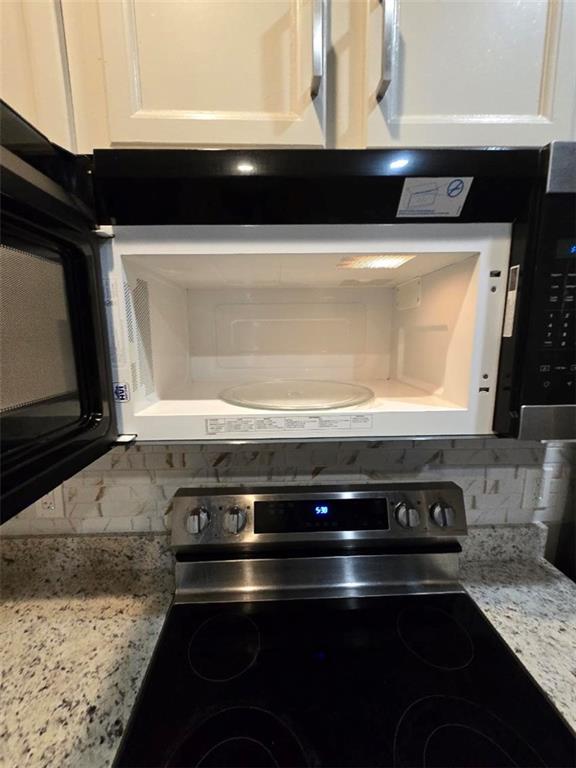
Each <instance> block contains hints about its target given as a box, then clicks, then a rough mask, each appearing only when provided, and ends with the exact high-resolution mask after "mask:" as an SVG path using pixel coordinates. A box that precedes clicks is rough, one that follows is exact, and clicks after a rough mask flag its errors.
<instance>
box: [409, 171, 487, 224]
mask: <svg viewBox="0 0 576 768" xmlns="http://www.w3.org/2000/svg"><path fill="white" fill-rule="evenodd" d="M473 181H474V177H473V176H439V177H436V178H426V177H421V178H411V179H404V186H403V187H402V195H401V196H400V202H399V203H398V210H397V212H396V216H397V217H398V218H410V217H414V218H417V217H424V218H426V217H436V216H438V217H447V218H450V217H454V216H460V214H461V213H462V208H464V203H465V202H466V198H467V197H468V192H469V191H470V187H471V186H472V182H473Z"/></svg>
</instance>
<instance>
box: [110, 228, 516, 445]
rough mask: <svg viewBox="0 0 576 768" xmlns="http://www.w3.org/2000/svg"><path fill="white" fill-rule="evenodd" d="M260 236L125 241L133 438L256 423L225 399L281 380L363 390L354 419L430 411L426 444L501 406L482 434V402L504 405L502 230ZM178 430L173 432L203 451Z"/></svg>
mask: <svg viewBox="0 0 576 768" xmlns="http://www.w3.org/2000/svg"><path fill="white" fill-rule="evenodd" d="M169 229H170V230H172V229H173V230H175V233H176V234H174V232H172V231H167V230H169ZM181 229H182V230H183V231H180V230H181ZM257 229H258V228H225V227H221V228H204V232H201V234H200V236H199V231H201V230H202V228H196V229H194V228H178V227H177V228H154V227H150V228H126V230H125V231H122V228H120V229H119V230H117V231H116V233H115V234H116V238H115V240H114V241H112V246H111V248H110V251H109V253H108V261H106V259H105V261H104V263H105V265H106V264H107V265H108V266H107V267H106V266H105V269H107V271H108V273H109V274H108V275H107V276H106V278H105V280H110V286H115V287H111V288H110V290H111V291H112V292H113V293H114V295H117V296H118V297H119V299H120V300H119V301H118V302H117V303H116V306H115V308H114V311H113V312H111V314H110V320H111V326H112V333H113V338H114V350H113V358H114V364H115V367H116V372H117V380H120V381H123V380H124V381H128V382H129V383H130V386H131V398H130V403H129V405H128V404H126V405H123V406H122V413H123V414H124V416H123V418H124V429H125V431H134V432H138V433H139V434H140V435H141V436H142V439H146V431H145V429H144V427H143V426H142V425H143V424H144V421H146V419H145V417H155V418H156V421H155V422H154V424H155V427H154V429H151V433H150V434H151V437H150V438H149V439H161V437H162V438H165V439H170V437H175V434H173V433H172V432H171V429H170V428H169V427H166V429H165V427H164V425H165V424H167V423H168V422H162V421H158V419H164V418H171V417H174V418H177V419H186V417H190V418H192V417H194V419H198V418H203V417H206V416H217V417H220V416H227V415H230V416H238V415H241V414H243V413H244V414H247V415H253V414H257V410H255V409H249V408H242V407H241V406H238V405H233V404H230V403H227V402H225V401H224V400H222V399H221V398H220V394H221V393H222V392H223V390H225V389H226V388H228V387H230V386H232V385H235V384H240V383H245V382H262V381H266V380H273V379H290V380H316V381H326V380H330V381H341V382H351V383H358V384H362V385H365V386H367V387H369V388H370V389H371V390H372V391H373V392H374V395H375V396H374V398H373V399H372V400H370V401H369V402H367V403H364V404H361V405H358V406H354V407H353V409H350V410H354V411H355V412H357V411H361V412H363V413H364V412H367V413H373V414H380V415H381V414H386V413H389V414H394V413H396V415H397V416H398V417H400V416H401V414H402V413H413V414H416V413H420V414H421V415H423V414H424V413H426V412H430V413H431V412H434V411H435V412H437V414H438V416H437V419H436V421H435V422H434V424H432V422H431V424H430V430H431V433H437V432H438V424H439V423H441V422H440V421H438V419H440V416H441V413H444V412H445V413H449V412H456V411H468V412H469V414H471V415H470V418H469V419H468V421H467V422H466V424H464V422H462V433H467V432H468V431H470V429H473V430H476V431H477V430H479V429H481V430H482V431H483V432H488V431H489V430H490V424H491V415H489V414H491V408H492V405H490V406H489V407H488V408H484V410H483V411H482V414H483V415H482V416H481V419H482V420H483V422H486V423H485V424H484V423H483V424H479V423H477V422H478V418H477V413H476V412H477V411H478V412H480V411H479V410H478V409H479V406H478V403H480V400H479V397H478V393H479V392H481V391H482V389H481V388H483V389H485V390H486V391H488V392H489V393H490V394H489V397H490V398H493V393H494V387H495V377H496V373H497V361H498V351H499V344H500V335H501V327H502V315H503V310H504V297H505V286H506V275H507V266H508V257H509V226H508V225H470V224H468V225H466V224H464V225H463V224H450V225H442V224H433V225H426V224H417V225H414V224H412V225H409V224H408V225H391V226H390V225H387V226H378V227H371V228H370V227H368V228H364V229H363V228H361V227H354V228H351V227H340V228H335V227H323V228H309V227H308V228H306V227H302V228H277V230H278V235H277V236H276V233H275V232H274V231H272V233H271V234H270V232H268V233H266V236H260V237H259V236H258V235H259V233H258V231H257ZM274 229H275V228H273V227H270V228H268V230H274ZM338 229H339V230H340V232H338ZM206 230H214V231H211V232H207V231H206ZM230 230H235V231H234V232H233V233H229V231H230ZM240 230H242V232H241V235H240V236H238V232H239V231H240ZM280 230H282V231H280ZM298 230H300V231H298ZM315 230H316V233H315ZM295 231H296V232H297V234H296V235H292V233H293V232H295ZM318 231H319V233H318ZM287 232H288V233H289V236H286V233H287ZM325 233H329V234H330V238H328V239H327V238H326V236H325ZM364 233H367V234H364ZM339 234H340V235H342V236H341V237H340V236H338V235H339ZM344 235H346V236H344ZM398 255H400V256H402V258H400V259H398V258H397V257H398ZM372 256H373V257H374V260H373V262H374V264H373V265H371V258H368V257H372ZM382 257H386V258H388V261H391V262H392V263H400V265H399V266H395V267H394V268H386V267H383V266H382V263H384V264H386V263H387V262H386V259H384V261H383V260H382ZM407 257H409V258H407ZM494 275H497V276H499V277H500V278H501V279H500V280H499V281H498V280H497V279H495V278H493V276H494ZM492 291H497V293H492ZM112 303H115V302H112ZM477 401H478V402H477ZM262 413H270V411H262ZM140 417H142V418H143V419H144V421H138V422H137V423H136V422H134V421H133V419H134V418H136V419H140ZM475 419H476V421H474V420H475ZM149 423H150V424H151V425H152V420H150V422H149ZM183 423H184V422H180V427H179V428H178V429H179V431H178V434H179V435H180V434H182V435H183V436H184V435H185V436H188V435H189V436H190V437H191V438H194V437H196V435H195V434H192V433H190V432H189V431H186V430H185V428H184V427H183V426H182V425H183ZM192 423H194V424H199V423H200V422H197V421H194V422H190V424H192ZM395 423H399V422H395ZM381 424H382V422H380V425H381ZM467 425H468V426H467ZM470 425H472V427H471V426H470ZM130 427H132V429H130ZM384 428H386V426H385V425H384ZM191 429H192V427H191ZM194 429H196V427H194ZM374 429H379V430H380V431H381V430H382V426H378V427H376V426H375V427H374ZM402 429H404V427H403V426H402V427H401V430H402ZM405 429H406V431H407V433H408V432H410V433H411V434H426V433H427V429H428V428H427V425H426V422H425V421H422V420H420V421H419V422H418V423H417V424H415V423H414V422H410V423H408V422H406V427H405ZM450 429H451V432H452V433H457V432H458V429H459V428H458V422H457V421H454V425H453V426H452V427H451V428H450ZM392 433H396V434H399V433H400V431H399V428H398V427H394V428H393V432H392ZM160 435H161V437H160ZM200 436H201V435H200Z"/></svg>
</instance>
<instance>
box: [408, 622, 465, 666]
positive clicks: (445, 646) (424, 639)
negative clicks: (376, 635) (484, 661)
mask: <svg viewBox="0 0 576 768" xmlns="http://www.w3.org/2000/svg"><path fill="white" fill-rule="evenodd" d="M397 629H398V634H399V635H400V637H401V639H402V642H403V643H404V644H405V645H406V647H407V648H408V649H409V650H410V651H411V652H412V653H413V654H414V655H415V656H417V657H418V658H419V659H420V661H424V662H425V663H426V664H430V666H432V667H437V668H439V669H446V670H457V669H463V668H464V667H467V666H468V664H470V662H471V661H472V659H473V658H474V645H473V643H472V639H471V637H470V635H469V634H468V632H467V631H466V630H465V629H464V627H463V626H462V625H461V624H460V623H459V622H458V621H456V619H455V618H453V617H452V616H450V614H448V613H445V612H444V611H441V610H438V609H437V608H429V607H425V608H422V609H418V608H408V609H406V610H404V611H402V613H401V614H400V616H399V617H398V623H397Z"/></svg>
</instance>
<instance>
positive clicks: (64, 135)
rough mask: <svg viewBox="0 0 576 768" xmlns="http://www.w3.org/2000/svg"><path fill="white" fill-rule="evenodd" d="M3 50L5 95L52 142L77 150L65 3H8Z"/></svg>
mask: <svg viewBox="0 0 576 768" xmlns="http://www.w3.org/2000/svg"><path fill="white" fill-rule="evenodd" d="M0 51H1V54H2V56H1V63H0V79H1V85H0V97H1V98H2V99H4V101H5V102H6V103H7V104H10V106H11V107H13V108H14V109H15V110H17V111H18V112H19V113H20V114H21V115H22V116H23V117H25V118H26V120H28V121H29V122H31V123H33V124H34V125H36V126H37V127H38V128H39V130H41V131H42V132H43V133H44V134H45V135H46V136H48V138H49V139H50V140H51V141H54V142H55V143H56V144H59V145H60V146H61V147H65V148H66V149H70V150H72V151H75V148H76V146H75V136H74V127H73V118H72V101H71V94H70V84H69V78H68V63H67V59H66V44H65V39H64V28H63V23H62V16H61V13H60V6H59V3H58V2H56V0H43V2H30V0H2V2H0Z"/></svg>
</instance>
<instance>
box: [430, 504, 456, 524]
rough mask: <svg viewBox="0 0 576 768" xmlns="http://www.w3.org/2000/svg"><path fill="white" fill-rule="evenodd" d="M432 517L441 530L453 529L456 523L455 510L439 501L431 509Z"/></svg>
mask: <svg viewBox="0 0 576 768" xmlns="http://www.w3.org/2000/svg"><path fill="white" fill-rule="evenodd" d="M430 517H431V518H432V522H433V523H434V525H437V526H438V527H439V528H452V526H453V525H454V523H455V521H456V515H455V514H454V510H453V509H452V507H450V506H449V505H448V504H442V502H440V501H437V502H436V504H432V506H431V507H430Z"/></svg>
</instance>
